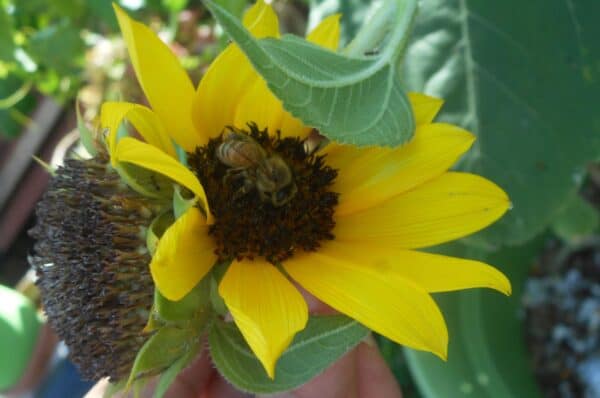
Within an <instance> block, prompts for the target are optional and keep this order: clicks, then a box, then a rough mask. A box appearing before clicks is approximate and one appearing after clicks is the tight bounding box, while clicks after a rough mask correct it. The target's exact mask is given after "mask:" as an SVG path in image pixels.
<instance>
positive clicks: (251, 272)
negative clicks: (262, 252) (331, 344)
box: [219, 260, 308, 378]
mask: <svg viewBox="0 0 600 398" xmlns="http://www.w3.org/2000/svg"><path fill="white" fill-rule="evenodd" d="M219 294H220V295H221V296H222V297H223V300H225V304H226V305H227V308H229V311H231V315H232V316H233V320H234V321H235V323H236V325H237V326H238V327H239V329H240V331H241V332H242V335H244V338H245V339H246V341H247V342H248V345H249V346H250V348H251V349H252V351H253V352H254V354H255V355H256V357H257V358H258V359H259V360H260V362H261V363H262V365H263V366H264V368H265V370H266V372H267V374H268V375H269V377H270V378H274V377H275V364H276V362H277V360H278V359H279V357H280V356H281V354H282V353H283V352H284V351H285V349H286V348H287V347H288V346H289V345H290V343H291V342H292V339H293V338H294V335H295V334H296V333H297V332H298V331H300V330H302V329H304V327H305V326H306V322H307V321H308V307H307V305H306V302H305V301H304V298H303V297H302V295H301V294H300V292H298V290H297V289H296V288H295V287H294V285H292V283H291V282H290V281H289V280H287V278H286V277H285V276H283V275H282V274H281V273H280V272H279V271H278V270H277V269H276V268H275V267H274V266H273V265H271V264H269V263H267V262H266V261H263V260H254V261H247V260H244V261H241V262H238V261H234V262H233V263H232V264H231V265H230V266H229V269H228V270H227V272H226V273H225V276H224V277H223V280H222V281H221V284H220V285H219Z"/></svg>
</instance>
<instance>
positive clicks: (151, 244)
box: [146, 210, 175, 256]
mask: <svg viewBox="0 0 600 398" xmlns="http://www.w3.org/2000/svg"><path fill="white" fill-rule="evenodd" d="M174 221H175V218H174V217H173V213H172V211H171V210H168V211H165V212H164V213H162V214H160V215H158V216H157V217H156V218H155V219H154V220H152V223H151V224H150V227H148V231H147V232H146V248H147V249H148V252H149V253H150V255H151V256H153V255H154V252H155V251H156V246H157V245H158V241H159V239H160V237H161V236H162V234H163V233H164V232H165V231H166V230H167V228H169V226H170V225H171V224H173V222H174Z"/></svg>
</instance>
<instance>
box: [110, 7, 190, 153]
mask: <svg viewBox="0 0 600 398" xmlns="http://www.w3.org/2000/svg"><path fill="white" fill-rule="evenodd" d="M113 6H114V9H115V13H116V14H117V19H118V21H119V26H120V27H121V32H122V33H123V38H124V39H125V42H126V43H127V49H128V50H129V57H130V58H131V63H132V65H133V68H134V69H135V74H136V76H137V78H138V81H139V83H140V86H142V89H143V90H144V94H146V98H147V99H148V102H149V103H150V105H151V106H152V109H153V110H154V112H156V114H157V115H158V116H159V117H160V119H161V120H162V121H163V125H164V127H165V129H166V130H167V132H168V134H169V135H170V136H171V137H172V138H173V139H174V140H175V141H176V142H177V143H178V144H179V145H181V146H182V147H183V149H185V150H186V151H188V152H191V151H193V150H194V149H195V148H196V146H197V145H198V134H197V132H196V130H195V128H194V125H193V123H192V100H193V98H194V86H193V85H192V82H191V80H190V78H189V76H188V75H187V73H186V72H185V70H184V69H183V68H182V67H181V64H180V62H179V60H178V59H177V57H176V56H175V54H174V53H173V52H172V51H171V50H170V49H169V47H168V46H167V45H166V44H165V43H163V42H162V41H161V40H160V38H158V36H157V35H156V34H155V33H154V32H153V31H152V30H150V29H149V28H148V27H147V26H145V25H143V24H141V23H139V22H137V21H134V20H132V19H131V18H129V16H128V15H127V14H126V13H125V12H124V11H123V10H122V9H121V8H119V6H117V5H116V4H113Z"/></svg>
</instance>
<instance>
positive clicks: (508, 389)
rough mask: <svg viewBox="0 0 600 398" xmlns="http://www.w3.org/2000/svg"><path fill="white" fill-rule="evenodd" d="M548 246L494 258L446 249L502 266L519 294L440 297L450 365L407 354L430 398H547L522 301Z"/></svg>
mask: <svg viewBox="0 0 600 398" xmlns="http://www.w3.org/2000/svg"><path fill="white" fill-rule="evenodd" d="M543 243H544V239H536V240H534V241H531V242H529V243H528V244H527V245H524V246H520V247H511V248H509V249H504V250H502V251H499V252H497V253H494V254H488V253H483V252H480V251H475V250H473V249H465V247H464V246H462V245H459V244H453V245H446V247H445V248H444V250H442V252H443V253H445V254H451V255H457V256H460V257H467V258H476V259H478V260H482V261H485V262H487V263H490V264H497V265H499V266H502V271H503V272H504V273H505V274H506V276H507V277H508V278H509V279H510V281H511V283H512V286H513V294H512V296H510V297H506V296H503V295H501V294H499V293H498V292H495V291H491V290H487V289H472V290H464V291H460V292H451V293H444V294H436V295H435V298H436V302H437V303H438V304H439V305H440V307H441V309H442V313H443V314H444V317H445V319H446V323H447V325H448V333H449V336H450V340H449V345H448V361H447V362H443V361H440V360H439V358H437V357H434V356H433V355H431V354H428V353H424V352H419V351H414V350H410V349H406V350H405V353H406V358H407V360H408V363H409V365H410V368H411V371H412V374H413V377H414V378H415V380H416V382H417V384H418V386H419V388H420V392H421V394H422V395H423V397H424V398H439V397H444V398H465V397H477V398H506V397H527V398H541V394H540V392H539V390H538V387H537V383H536V381H535V378H534V375H533V371H532V369H531V364H530V358H529V352H528V349H527V346H526V344H525V337H524V336H525V332H524V330H523V324H522V321H523V319H522V315H521V312H522V309H521V298H522V294H523V289H524V285H525V280H526V279H527V276H528V274H529V271H530V268H531V266H532V264H533V263H534V261H535V258H536V257H537V255H538V253H539V250H540V249H541V247H543ZM449 248H450V249H452V250H453V252H450V251H449V250H447V249H449Z"/></svg>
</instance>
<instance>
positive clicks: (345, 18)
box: [308, 0, 382, 46]
mask: <svg viewBox="0 0 600 398" xmlns="http://www.w3.org/2000/svg"><path fill="white" fill-rule="evenodd" d="M381 3H382V1H381V0H375V1H372V0H310V13H309V15H308V26H309V30H310V29H311V28H314V27H315V26H317V25H318V24H319V22H321V21H322V20H323V19H325V18H326V17H328V16H329V15H332V14H338V13H339V14H341V21H340V24H341V32H340V39H341V42H342V46H343V45H345V44H347V43H349V42H350V40H352V38H353V37H354V36H356V33H358V30H359V29H360V27H361V26H362V24H363V23H364V22H365V21H366V20H368V16H369V15H370V13H371V11H372V10H373V9H376V8H378V7H380V6H381Z"/></svg>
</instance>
